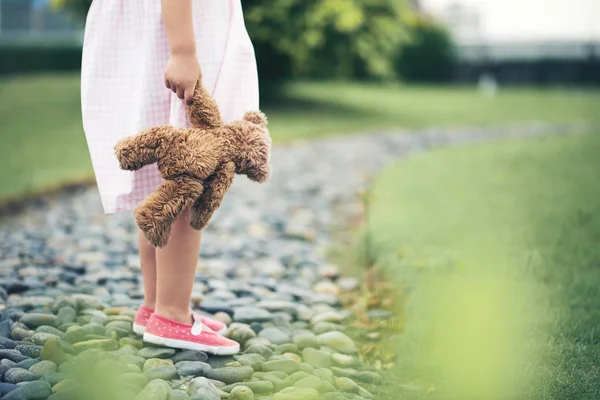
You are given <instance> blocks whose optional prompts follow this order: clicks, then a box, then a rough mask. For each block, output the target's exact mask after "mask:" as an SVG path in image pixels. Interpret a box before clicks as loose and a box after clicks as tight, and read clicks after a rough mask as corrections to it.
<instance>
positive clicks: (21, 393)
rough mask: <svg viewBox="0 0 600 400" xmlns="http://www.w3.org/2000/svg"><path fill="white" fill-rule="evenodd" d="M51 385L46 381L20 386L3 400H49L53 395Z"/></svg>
mask: <svg viewBox="0 0 600 400" xmlns="http://www.w3.org/2000/svg"><path fill="white" fill-rule="evenodd" d="M51 393H52V392H51V388H50V384H49V383H48V382H45V381H33V382H27V383H23V384H21V385H18V387H17V388H16V389H14V390H13V391H11V392H10V393H8V394H7V395H5V396H3V397H2V400H37V399H47V398H48V397H49V396H50V394H51Z"/></svg>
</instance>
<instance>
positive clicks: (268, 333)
mask: <svg viewBox="0 0 600 400" xmlns="http://www.w3.org/2000/svg"><path fill="white" fill-rule="evenodd" d="M258 336H259V337H263V338H265V339H268V340H269V341H270V342H271V343H273V344H284V343H289V342H290V341H291V338H290V337H289V335H287V334H285V333H284V332H282V331H281V330H279V329H277V328H275V327H271V328H265V329H263V330H261V331H260V333H259V334H258Z"/></svg>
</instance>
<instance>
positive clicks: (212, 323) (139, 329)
mask: <svg viewBox="0 0 600 400" xmlns="http://www.w3.org/2000/svg"><path fill="white" fill-rule="evenodd" d="M153 313H154V310H151V309H149V308H148V307H145V306H140V308H138V310H137V313H136V314H135V321H134V322H133V331H134V332H135V333H137V334H138V335H143V334H144V331H145V330H146V324H147V323H148V320H149V319H150V317H151V316H152V314H153ZM194 314H195V313H194ZM198 317H199V318H200V320H201V321H202V323H203V324H204V325H205V326H207V327H208V328H210V329H211V330H213V331H215V332H217V333H218V334H219V335H225V333H226V332H227V326H226V325H225V324H224V323H222V322H221V321H217V320H215V319H212V318H207V317H202V316H200V315H198Z"/></svg>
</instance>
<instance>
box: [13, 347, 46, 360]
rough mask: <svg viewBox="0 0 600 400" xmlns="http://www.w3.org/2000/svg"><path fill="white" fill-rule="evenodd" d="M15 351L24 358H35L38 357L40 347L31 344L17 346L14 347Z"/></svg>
mask: <svg viewBox="0 0 600 400" xmlns="http://www.w3.org/2000/svg"><path fill="white" fill-rule="evenodd" d="M15 350H17V351H18V352H20V353H21V354H23V355H24V356H27V357H31V358H37V357H39V356H40V353H41V350H42V347H41V346H37V345H33V344H19V345H16V346H15Z"/></svg>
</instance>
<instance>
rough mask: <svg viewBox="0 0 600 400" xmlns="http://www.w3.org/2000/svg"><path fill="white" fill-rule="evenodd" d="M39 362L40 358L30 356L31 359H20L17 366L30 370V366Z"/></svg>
mask: <svg viewBox="0 0 600 400" xmlns="http://www.w3.org/2000/svg"><path fill="white" fill-rule="evenodd" d="M38 362H40V359H39V358H30V359H29V360H23V361H19V362H18V363H17V365H16V366H17V367H19V368H25V369H26V370H29V368H31V367H32V366H34V365H35V364H37V363H38Z"/></svg>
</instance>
